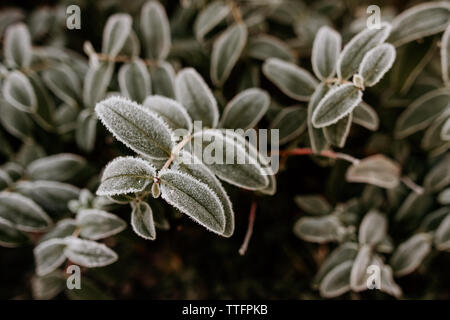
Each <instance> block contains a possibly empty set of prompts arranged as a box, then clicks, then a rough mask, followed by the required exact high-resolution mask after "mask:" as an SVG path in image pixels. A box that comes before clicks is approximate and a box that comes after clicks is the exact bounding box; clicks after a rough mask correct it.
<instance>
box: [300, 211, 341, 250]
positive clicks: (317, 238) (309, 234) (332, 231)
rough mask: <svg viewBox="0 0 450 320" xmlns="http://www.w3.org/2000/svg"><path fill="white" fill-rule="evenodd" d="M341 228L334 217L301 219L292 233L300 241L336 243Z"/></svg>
mask: <svg viewBox="0 0 450 320" xmlns="http://www.w3.org/2000/svg"><path fill="white" fill-rule="evenodd" d="M342 231H343V226H342V225H341V223H340V222H339V220H338V219H337V217H336V216H333V215H327V216H322V217H302V218H300V219H299V220H298V221H297V222H296V223H295V225H294V233H295V234H296V235H297V236H298V237H299V238H301V239H303V240H305V241H309V242H315V243H327V242H332V241H338V240H339V239H340V237H341V233H342Z"/></svg>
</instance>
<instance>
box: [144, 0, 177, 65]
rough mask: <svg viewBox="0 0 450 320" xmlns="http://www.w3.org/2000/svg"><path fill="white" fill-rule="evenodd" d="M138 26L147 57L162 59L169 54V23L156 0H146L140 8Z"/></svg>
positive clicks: (162, 8)
mask: <svg viewBox="0 0 450 320" xmlns="http://www.w3.org/2000/svg"><path fill="white" fill-rule="evenodd" d="M140 28H141V34H142V38H143V39H142V42H143V44H144V48H145V49H146V53H147V57H148V58H149V59H152V60H164V59H165V58H166V57H167V55H168V54H169V50H170V45H171V40H170V25H169V20H168V19H167V15H166V11H165V9H164V7H163V6H162V5H161V3H159V2H158V1H147V2H146V3H145V4H144V6H143V7H142V10H141V21H140Z"/></svg>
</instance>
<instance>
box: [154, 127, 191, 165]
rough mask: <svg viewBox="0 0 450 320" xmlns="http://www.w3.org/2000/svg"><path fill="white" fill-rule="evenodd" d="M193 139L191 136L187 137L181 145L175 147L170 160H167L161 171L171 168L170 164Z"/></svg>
mask: <svg viewBox="0 0 450 320" xmlns="http://www.w3.org/2000/svg"><path fill="white" fill-rule="evenodd" d="M191 138H192V136H191V135H187V136H186V137H184V139H183V140H182V141H181V142H180V143H179V144H177V145H176V146H175V148H173V150H172V152H171V154H170V157H169V159H167V161H166V163H165V164H164V166H163V167H162V169H161V170H164V169H167V168H168V167H169V166H170V164H171V163H172V161H173V160H174V159H175V157H176V155H177V154H178V152H180V150H181V149H183V147H184V146H185V145H186V143H188V142H189V141H190V140H191Z"/></svg>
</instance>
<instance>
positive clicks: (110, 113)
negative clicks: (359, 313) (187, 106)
mask: <svg viewBox="0 0 450 320" xmlns="http://www.w3.org/2000/svg"><path fill="white" fill-rule="evenodd" d="M95 111H96V112H97V115H98V117H99V118H100V120H101V121H102V123H103V124H104V125H105V126H106V128H108V130H109V131H111V132H112V133H113V135H114V136H115V137H116V138H117V139H118V140H119V141H121V142H122V143H124V144H125V145H126V146H127V147H129V148H130V149H132V150H133V151H135V152H137V153H139V154H141V155H144V156H148V157H150V158H153V159H164V158H168V157H169V155H170V153H171V150H172V148H173V141H172V131H171V130H170V129H169V126H168V125H167V124H166V123H165V122H164V120H162V118H161V117H160V116H158V115H157V114H156V113H154V112H151V111H149V110H147V109H145V108H143V107H142V106H141V105H138V104H136V103H134V102H131V101H130V100H127V99H125V98H121V97H112V98H108V99H106V100H103V101H102V102H100V103H98V104H97V105H96V107H95Z"/></svg>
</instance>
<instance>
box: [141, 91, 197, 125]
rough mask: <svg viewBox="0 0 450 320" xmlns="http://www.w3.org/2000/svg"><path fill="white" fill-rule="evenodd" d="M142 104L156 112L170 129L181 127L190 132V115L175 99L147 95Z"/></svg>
mask: <svg viewBox="0 0 450 320" xmlns="http://www.w3.org/2000/svg"><path fill="white" fill-rule="evenodd" d="M143 106H144V108H148V109H149V110H151V111H153V112H155V113H157V114H158V115H159V116H160V117H161V118H163V119H164V121H165V122H166V123H167V125H168V126H169V127H170V128H171V129H172V130H176V129H180V128H183V129H186V130H187V131H188V132H192V120H191V117H190V116H189V114H188V113H187V111H186V109H185V108H184V107H183V106H182V105H181V104H180V103H178V102H177V101H175V100H173V99H170V98H166V97H163V96H158V95H155V96H149V97H147V98H146V99H145V101H144V103H143Z"/></svg>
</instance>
